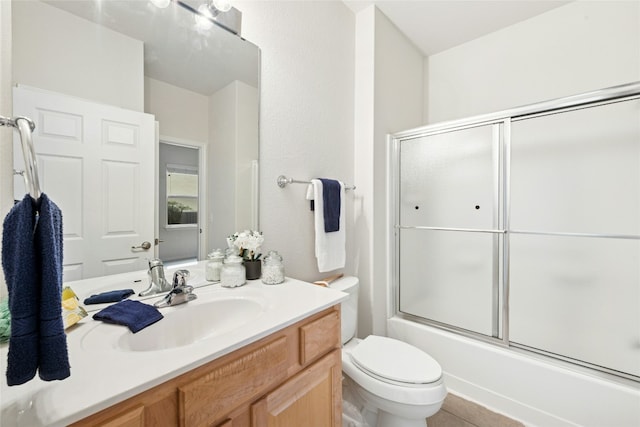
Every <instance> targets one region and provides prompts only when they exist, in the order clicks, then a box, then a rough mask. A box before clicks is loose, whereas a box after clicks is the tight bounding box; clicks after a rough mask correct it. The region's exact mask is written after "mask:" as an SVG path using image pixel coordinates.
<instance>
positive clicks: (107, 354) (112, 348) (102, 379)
mask: <svg viewBox="0 0 640 427" xmlns="http://www.w3.org/2000/svg"><path fill="white" fill-rule="evenodd" d="M187 268H189V267H187ZM193 270H194V272H195V273H196V277H197V274H198V272H199V271H201V272H202V276H203V277H204V263H199V264H198V265H197V266H195V268H194V269H193ZM140 277H144V281H142V282H135V283H140V284H141V286H146V284H147V283H146V272H136V273H126V274H121V275H114V276H110V277H105V278H98V279H87V280H82V281H77V282H71V283H69V284H68V285H70V286H71V287H72V288H73V289H74V291H76V293H77V294H78V295H79V296H80V298H81V299H82V297H83V296H84V295H85V294H87V295H88V294H90V293H92V292H93V293H96V292H101V291H103V290H104V288H105V287H106V286H109V285H111V286H112V288H111V289H119V288H120V287H121V286H120V285H121V284H123V283H130V282H132V281H133V280H138V278H140ZM195 293H196V294H197V295H198V299H197V300H195V301H192V302H189V303H188V304H183V305H181V306H176V307H168V308H165V309H162V312H163V313H167V314H169V315H170V314H171V313H170V311H172V310H189V309H190V308H194V307H193V306H195V305H197V304H203V303H207V302H210V301H213V300H215V298H219V297H224V298H229V297H230V296H236V297H238V298H243V294H246V295H251V296H253V297H255V296H256V295H258V296H260V297H261V298H263V300H262V302H263V310H262V312H261V313H260V314H259V315H258V316H257V317H256V318H255V319H253V320H251V321H249V322H246V323H244V324H242V325H240V326H238V327H237V328H235V329H232V330H230V331H228V332H226V333H221V334H218V335H215V336H212V337H209V338H202V339H200V340H198V341H196V342H194V343H192V344H189V345H184V346H181V347H175V348H169V349H164V350H156V351H131V350H123V349H122V348H119V347H118V345H117V344H116V343H115V342H109V341H107V342H106V343H104V345H101V346H99V347H100V348H92V347H93V346H91V345H87V342H89V341H91V342H95V332H96V331H95V330H94V329H97V328H98V326H99V325H100V324H101V322H97V321H95V320H93V319H92V318H91V314H92V313H90V314H89V316H88V317H86V318H84V319H83V320H82V321H80V322H79V323H78V324H77V325H75V326H74V327H73V328H71V329H69V330H68V331H67V341H68V346H69V359H70V363H71V377H70V378H68V379H67V380H65V381H56V382H44V381H41V380H39V379H35V380H33V381H31V382H29V383H27V384H25V385H23V386H18V387H8V386H7V385H6V381H4V380H3V381H2V386H1V389H0V394H1V395H2V403H1V409H2V415H1V418H0V424H1V425H3V426H7V427H8V426H13V425H29V426H39V425H41V426H44V425H47V426H58V425H67V424H70V423H73V422H75V421H78V420H81V419H83V418H85V417H87V416H89V415H91V414H94V413H96V412H98V411H101V410H103V409H106V408H108V407H111V406H113V405H115V404H117V403H119V402H122V401H124V400H126V399H128V398H131V397H133V396H135V395H137V394H139V393H141V392H144V391H146V390H148V389H150V388H153V387H155V386H157V385H160V384H162V383H164V382H166V381H168V380H171V379H173V378H176V377H178V376H180V375H182V374H185V373H187V372H189V371H192V370H194V369H196V368H198V367H200V366H202V365H205V364H207V363H209V362H211V361H214V360H216V359H218V358H220V357H222V356H224V355H227V354H229V353H231V352H233V351H235V350H238V349H240V348H242V347H245V346H246V345H248V344H251V343H253V342H256V341H258V340H260V339H261V338H264V337H266V336H268V335H270V334H272V333H274V332H276V331H279V330H281V329H283V328H286V327H287V326H290V325H293V324H294V323H296V322H298V321H300V320H302V319H304V318H306V317H308V316H311V315H313V314H315V313H318V312H320V311H322V310H324V309H327V308H329V307H331V306H334V305H335V304H337V303H339V302H341V301H342V300H343V299H345V298H346V294H344V293H342V292H339V291H336V290H332V289H327V288H323V287H319V286H315V285H312V284H309V283H306V282H302V281H299V280H296V279H290V278H287V279H286V280H285V282H284V283H282V284H280V285H275V286H270V285H264V284H262V282H260V281H259V280H254V281H249V282H248V284H247V285H246V286H243V287H241V288H236V289H227V288H222V287H220V285H217V284H216V285H211V286H205V287H200V288H197V289H196V290H195ZM158 297H160V296H158ZM88 307H89V308H91V306H88ZM96 309H97V308H96ZM162 322H163V321H162V320H161V321H160V322H158V323H157V325H159V326H162ZM105 326H108V327H106V328H104V329H105V331H111V332H110V333H105V339H108V338H109V336H110V334H111V335H113V333H114V329H115V330H117V331H119V329H117V328H124V327H122V326H117V325H105ZM187 326H188V325H187ZM212 327H215V325H212ZM125 329H126V328H125ZM89 332H92V334H93V335H94V337H92V339H91V340H86V338H87V336H88V333H89ZM85 340H86V341H87V342H85ZM7 351H8V346H7V345H6V344H3V345H2V346H0V360H1V361H2V362H1V363H2V367H1V369H2V371H3V372H4V371H5V370H6V357H7ZM20 411H25V412H24V413H22V414H19V413H20ZM18 422H21V423H24V424H18Z"/></svg>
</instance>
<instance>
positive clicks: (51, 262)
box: [2, 194, 71, 386]
mask: <svg viewBox="0 0 640 427" xmlns="http://www.w3.org/2000/svg"><path fill="white" fill-rule="evenodd" d="M2 267H3V269H4V275H5V279H6V282H7V290H8V293H9V311H10V313H11V338H10V339H9V354H8V356H7V384H8V385H10V386H12V385H18V384H23V383H25V382H27V381H29V380H31V379H32V378H33V377H34V376H35V374H36V371H38V374H39V376H40V378H41V379H43V380H45V381H53V380H62V379H65V378H67V377H68V376H69V375H70V374H71V372H70V367H69V356H68V353H67V337H66V335H65V333H64V324H63V320H62V308H61V307H62V306H61V299H62V213H61V212H60V209H59V208H58V207H57V206H56V205H55V203H53V202H52V201H51V200H50V199H49V198H48V197H47V196H46V194H42V195H41V197H40V199H39V200H38V201H34V200H33V199H32V198H31V196H29V195H25V197H24V198H23V199H22V200H21V201H20V202H19V203H17V204H16V205H14V207H13V208H12V209H11V211H10V212H9V213H8V214H7V216H6V218H5V220H4V229H3V236H2Z"/></svg>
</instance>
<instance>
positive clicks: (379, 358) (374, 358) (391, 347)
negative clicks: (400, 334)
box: [351, 335, 442, 384]
mask: <svg viewBox="0 0 640 427" xmlns="http://www.w3.org/2000/svg"><path fill="white" fill-rule="evenodd" d="M351 358H352V360H353V361H354V363H355V364H356V365H358V366H359V367H360V368H361V369H363V370H364V371H367V372H368V373H371V374H373V376H377V377H380V378H383V379H388V380H391V381H397V382H402V383H410V384H428V383H432V382H434V381H437V380H438V379H440V377H441V376H442V368H441V367H440V365H439V364H438V362H436V361H435V360H434V359H433V358H432V357H431V356H429V355H428V354H427V353H425V352H424V351H422V350H420V349H418V348H416V347H414V346H412V345H410V344H407V343H405V342H402V341H398V340H395V339H393V338H386V337H378V336H375V335H370V336H368V337H367V338H365V339H364V340H362V341H361V342H360V343H359V344H358V345H357V346H356V348H354V349H353V351H352V352H351Z"/></svg>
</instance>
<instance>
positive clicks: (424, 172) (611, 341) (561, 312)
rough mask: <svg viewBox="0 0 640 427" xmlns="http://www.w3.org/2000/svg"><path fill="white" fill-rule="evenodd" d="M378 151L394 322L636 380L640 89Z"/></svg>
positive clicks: (399, 137)
mask: <svg viewBox="0 0 640 427" xmlns="http://www.w3.org/2000/svg"><path fill="white" fill-rule="evenodd" d="M390 142H391V144H392V161H391V165H392V167H391V174H392V175H391V176H392V179H391V182H392V188H391V194H392V197H393V199H394V200H395V202H394V213H393V218H392V221H393V222H392V225H393V232H394V238H395V242H394V272H393V276H394V288H395V290H396V292H395V297H396V313H397V316H399V317H401V318H405V319H408V320H412V321H416V322H421V323H426V324H429V325H433V326H437V327H441V328H445V329H448V330H451V331H453V332H457V333H461V334H464V335H467V336H471V337H475V338H478V339H482V340H484V341H489V342H493V343H496V344H498V345H502V346H506V347H512V348H518V349H523V350H528V351H533V352H536V353H540V354H543V355H546V356H550V357H553V358H557V359H562V360H564V361H568V362H572V363H575V364H579V365H583V366H587V367H589V368H593V369H597V370H600V371H605V372H608V373H611V374H615V375H618V376H622V377H625V378H629V379H632V380H636V381H638V380H640V83H633V84H628V85H624V86H618V87H615V88H610V89H605V90H600V91H596V92H591V93H587V94H583V95H579V96H574V97H570V98H564V99H560V100H555V101H550V102H544V103H540V104H535V105H531V106H527V107H522V108H517V109H513V110H509V111H505V112H501V113H496V114H491V115H485V116H479V117H474V118H470V119H464V120H457V121H453V122H447V123H443V124H436V125H430V126H426V127H423V128H419V129H414V130H411V131H406V132H401V133H398V134H396V135H393V137H391V138H390Z"/></svg>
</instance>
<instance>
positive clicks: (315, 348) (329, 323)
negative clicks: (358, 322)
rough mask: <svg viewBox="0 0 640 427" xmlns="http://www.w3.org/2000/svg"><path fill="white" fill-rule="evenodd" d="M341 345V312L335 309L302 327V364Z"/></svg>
mask: <svg viewBox="0 0 640 427" xmlns="http://www.w3.org/2000/svg"><path fill="white" fill-rule="evenodd" d="M339 347H340V312H339V311H338V310H334V311H332V312H330V313H328V314H327V315H326V316H323V317H321V318H319V319H317V320H314V321H313V322H310V323H307V324H306V325H304V326H301V327H300V364H301V365H302V366H304V365H306V364H307V363H309V362H311V361H313V360H314V359H316V358H317V357H319V356H322V355H324V354H326V353H328V352H329V351H331V350H332V349H334V348H339Z"/></svg>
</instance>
